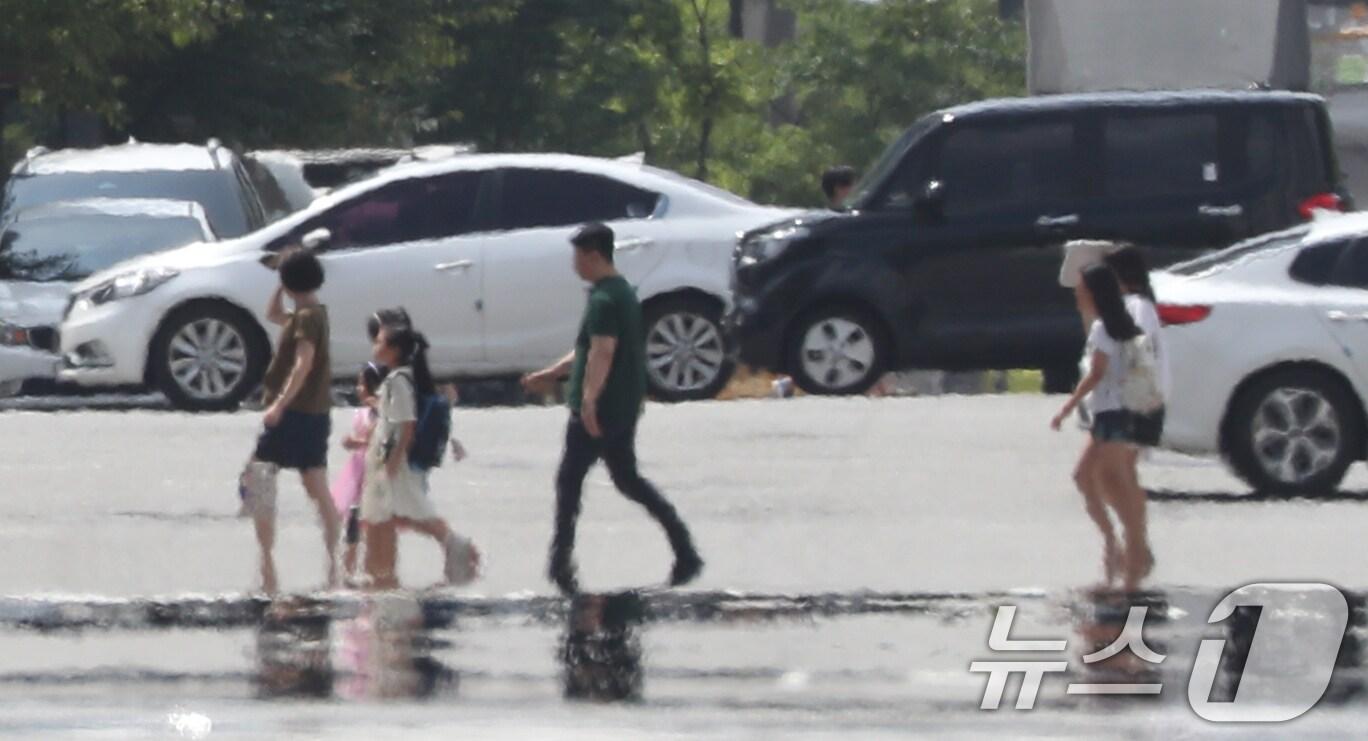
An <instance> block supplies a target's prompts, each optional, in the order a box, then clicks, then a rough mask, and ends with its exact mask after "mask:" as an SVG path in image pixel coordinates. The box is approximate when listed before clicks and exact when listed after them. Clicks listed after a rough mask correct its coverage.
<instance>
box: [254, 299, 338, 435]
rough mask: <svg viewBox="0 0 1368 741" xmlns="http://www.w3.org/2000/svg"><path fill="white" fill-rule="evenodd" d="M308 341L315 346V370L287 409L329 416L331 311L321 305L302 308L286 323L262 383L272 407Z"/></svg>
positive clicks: (266, 399) (268, 402) (267, 400)
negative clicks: (303, 345) (297, 355)
mask: <svg viewBox="0 0 1368 741" xmlns="http://www.w3.org/2000/svg"><path fill="white" fill-rule="evenodd" d="M306 340H307V341H308V342H309V343H310V344H312V345H313V346H314V362H313V367H311V368H310V369H309V375H307V376H305V377H304V386H303V388H301V389H300V390H299V393H298V394H296V395H295V398H294V401H292V402H290V405H289V406H288V407H286V408H287V409H289V410H290V411H292V412H303V413H304V414H327V413H328V410H330V409H332V394H331V391H332V359H331V358H330V357H329V355H328V308H327V307H326V306H323V305H321V304H320V305H318V306H306V307H304V308H302V309H298V310H297V311H295V312H294V313H293V314H291V315H290V319H289V321H287V322H285V328H284V329H282V330H281V331H280V347H278V348H276V353H275V357H273V358H271V365H270V367H269V368H267V369H266V378H265V379H264V380H263V381H262V386H263V387H264V388H265V390H266V396H265V401H266V404H267V406H269V405H270V404H271V403H272V402H273V401H275V399H276V397H277V396H280V392H281V391H284V390H285V383H286V381H287V380H289V378H290V371H291V370H293V369H294V364H295V351H296V348H298V347H299V343H300V342H301V341H306Z"/></svg>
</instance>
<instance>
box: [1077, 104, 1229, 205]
mask: <svg viewBox="0 0 1368 741" xmlns="http://www.w3.org/2000/svg"><path fill="white" fill-rule="evenodd" d="M1218 128H1219V121H1218V117H1217V115H1216V114H1215V113H1214V112H1196V111H1187V112H1181V113H1179V112H1174V113H1149V112H1117V113H1112V114H1110V115H1109V116H1108V117H1107V119H1106V128H1105V137H1106V139H1105V140H1106V146H1105V147H1104V154H1103V166H1104V167H1105V172H1106V178H1107V192H1108V193H1110V194H1111V195H1113V196H1117V197H1120V198H1145V197H1152V196H1170V195H1180V196H1181V195H1199V194H1204V193H1209V192H1213V191H1215V190H1216V188H1217V187H1218V183H1220V182H1221V179H1222V177H1221V175H1222V174H1221V171H1220V154H1219V150H1218V139H1217V130H1218Z"/></svg>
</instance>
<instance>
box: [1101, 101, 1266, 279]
mask: <svg viewBox="0 0 1368 741" xmlns="http://www.w3.org/2000/svg"><path fill="white" fill-rule="evenodd" d="M1221 125H1222V124H1221V115H1220V112H1219V111H1218V110H1216V109H1214V108H1191V107H1185V108H1173V109H1162V108H1161V109H1155V108H1116V109H1111V110H1108V111H1107V112H1106V113H1105V114H1104V116H1103V128H1102V140H1103V141H1102V153H1101V158H1100V159H1101V164H1102V178H1103V181H1104V186H1103V187H1104V191H1105V200H1104V207H1103V208H1102V209H1101V210H1100V212H1099V214H1098V216H1097V223H1098V226H1099V227H1100V230H1099V231H1100V233H1102V234H1105V235H1108V236H1112V237H1115V238H1119V239H1124V240H1128V241H1131V242H1135V243H1136V244H1138V245H1140V246H1141V247H1142V249H1144V250H1145V252H1146V257H1147V258H1148V259H1149V261H1150V263H1151V264H1152V265H1154V266H1155V267H1162V266H1165V265H1170V264H1172V263H1175V262H1179V261H1181V260H1185V259H1190V258H1192V257H1195V256H1196V255H1197V253H1198V252H1199V251H1200V250H1202V249H1205V248H1212V247H1221V246H1226V245H1228V244H1230V243H1231V242H1233V241H1234V240H1235V235H1236V234H1238V233H1239V231H1240V228H1239V224H1240V221H1241V219H1242V218H1243V215H1244V205H1243V204H1242V203H1240V202H1239V201H1238V200H1236V199H1235V196H1234V195H1233V194H1232V193H1231V192H1230V190H1229V189H1227V188H1226V187H1225V185H1226V183H1227V182H1228V181H1229V180H1231V179H1232V178H1233V177H1234V176H1235V175H1236V173H1235V172H1232V171H1233V170H1235V169H1238V168H1237V167H1236V166H1235V165H1234V164H1233V163H1232V162H1230V161H1225V162H1223V160H1222V157H1221V143H1220V142H1221V140H1220V136H1219V133H1220V130H1221ZM1229 141H1233V138H1231V139H1229Z"/></svg>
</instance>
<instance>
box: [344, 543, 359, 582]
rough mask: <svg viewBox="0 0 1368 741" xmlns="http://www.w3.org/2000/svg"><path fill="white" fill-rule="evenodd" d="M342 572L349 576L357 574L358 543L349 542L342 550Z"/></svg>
mask: <svg viewBox="0 0 1368 741" xmlns="http://www.w3.org/2000/svg"><path fill="white" fill-rule="evenodd" d="M342 573H343V574H345V575H346V576H347V577H348V578H351V577H354V576H356V544H355V543H348V544H347V547H346V548H345V549H343V551H342Z"/></svg>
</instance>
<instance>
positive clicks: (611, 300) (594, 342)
mask: <svg viewBox="0 0 1368 741" xmlns="http://www.w3.org/2000/svg"><path fill="white" fill-rule="evenodd" d="M570 243H571V244H572V245H574V248H575V249H574V265H575V272H576V273H577V274H579V277H580V278H582V279H584V280H585V281H587V282H589V283H591V284H592V288H591V289H590V291H589V303H588V305H587V306H586V307H585V310H584V319H583V321H582V323H581V325H580V332H579V338H578V339H577V340H576V342H575V349H574V350H573V351H572V352H571V353H570V354H569V355H566V356H565V357H564V358H562V359H561V361H560V362H558V363H556V364H555V365H553V366H551V367H550V368H546V369H544V370H541V371H538V372H536V373H530V374H528V375H527V376H525V377H524V378H523V385H524V386H525V387H526V388H527V390H528V391H531V392H533V393H545V392H546V391H548V390H549V389H550V387H551V386H552V385H553V384H554V383H555V382H556V381H558V380H560V379H562V378H564V377H565V375H566V373H567V372H568V373H569V374H570V390H569V395H568V403H569V406H570V423H569V425H568V427H567V428H566V432H565V452H564V454H563V456H562V458H561V465H560V471H559V472H558V473H557V474H556V534H555V537H554V539H553V540H552V542H551V564H550V569H549V573H548V575H549V576H550V578H551V580H552V581H553V582H555V583H556V586H558V587H559V588H560V589H561V591H562V592H564V593H566V594H573V593H574V592H575V591H576V590H577V589H578V587H579V585H578V582H577V580H576V577H575V564H574V559H573V557H572V552H573V551H574V547H575V521H576V520H577V519H578V518H579V511H580V498H581V495H582V487H583V485H584V477H585V476H586V475H588V473H589V468H590V467H591V466H593V465H594V462H595V461H596V460H598V459H599V458H602V459H603V462H604V463H605V464H607V466H608V472H609V474H611V475H612V477H613V484H614V485H615V486H617V488H618V491H620V492H622V493H623V495H625V496H626V497H627V498H629V499H631V500H633V501H635V502H637V503H638V504H640V505H642V506H643V507H645V508H646V510H647V511H648V512H650V513H651V516H652V517H654V518H655V519H656V521H658V522H659V523H660V525H661V527H663V528H664V529H665V534H666V536H667V537H668V538H669V539H670V546H671V548H673V549H674V555H675V563H674V569H673V570H672V571H671V573H670V584H671V586H678V585H680V584H684V583H687V582H689V581H691V580H693V578H694V577H696V576H698V573H699V572H700V571H702V569H703V560H702V559H701V558H699V556H698V552H697V551H695V550H694V547H693V541H692V539H691V538H690V537H689V529H688V528H687V527H685V525H684V523H683V522H682V521H681V520H680V519H679V514H678V513H677V512H675V508H674V507H673V506H672V505H671V504H670V503H669V502H668V501H666V500H665V497H663V496H661V494H660V492H659V491H657V490H656V488H655V486H653V485H652V484H651V482H649V481H647V480H646V479H644V478H642V476H641V474H640V473H639V472H638V471H637V461H636V426H637V418H638V417H639V416H640V415H641V409H642V403H643V402H644V401H645V398H646V348H645V344H646V333H645V331H644V330H643V327H642V320H641V304H640V303H639V302H638V301H637V297H636V291H634V290H633V289H632V286H631V284H629V283H628V282H627V280H626V279H625V278H623V277H622V276H621V275H619V274H618V272H617V270H616V269H615V268H614V267H613V230H612V229H609V228H608V227H607V226H606V225H604V224H597V223H594V224H586V225H585V226H584V227H582V228H580V229H579V231H577V232H576V233H575V235H574V236H572V237H571V238H570Z"/></svg>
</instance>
